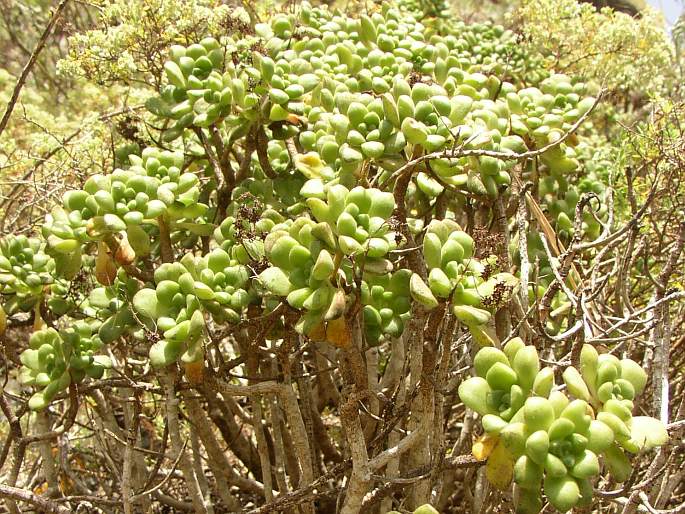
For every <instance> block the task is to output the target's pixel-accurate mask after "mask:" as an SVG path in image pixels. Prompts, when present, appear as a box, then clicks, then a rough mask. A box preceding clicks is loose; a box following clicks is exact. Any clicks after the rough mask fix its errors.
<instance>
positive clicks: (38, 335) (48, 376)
mask: <svg viewBox="0 0 685 514" xmlns="http://www.w3.org/2000/svg"><path fill="white" fill-rule="evenodd" d="M101 348H102V341H101V340H100V338H99V337H98V335H97V334H96V333H95V332H94V331H93V329H92V327H91V326H90V324H89V323H87V322H85V321H78V322H76V323H74V325H73V327H70V328H67V329H63V330H60V331H59V332H58V331H57V330H55V329H53V328H46V329H42V330H38V331H36V332H34V333H33V334H32V335H31V338H30V339H29V348H28V349H26V350H24V351H23V352H22V353H21V355H20V360H21V363H22V368H21V371H20V376H19V380H20V381H21V383H22V384H24V385H27V386H35V387H36V388H37V389H40V390H39V391H38V392H36V393H34V394H33V396H32V397H31V399H30V400H29V408H31V409H32V410H41V409H44V408H45V407H47V405H48V404H49V403H50V402H51V401H52V399H53V398H54V397H55V396H56V395H57V394H58V393H59V392H61V391H64V390H65V389H67V388H68V387H69V384H71V383H72V382H73V383H78V382H80V381H82V380H83V379H84V378H85V377H86V376H89V377H91V378H100V377H102V375H103V373H104V371H105V370H106V369H108V368H110V367H111V366H112V364H111V361H110V359H109V357H107V356H106V355H98V354H96V353H95V352H97V351H98V350H100V349H101Z"/></svg>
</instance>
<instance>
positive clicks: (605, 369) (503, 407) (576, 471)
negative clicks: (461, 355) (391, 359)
mask: <svg viewBox="0 0 685 514" xmlns="http://www.w3.org/2000/svg"><path fill="white" fill-rule="evenodd" d="M473 366H474V369H475V372H476V376H475V377H472V378H469V379H467V380H465V381H464V382H462V383H461V384H460V386H459V390H458V393H459V397H460V398H461V400H462V401H463V402H464V404H465V405H466V406H467V407H469V408H471V409H473V410H474V411H475V412H477V413H478V414H480V415H481V416H482V418H481V422H482V427H483V430H484V431H485V433H486V434H487V435H486V437H488V438H490V441H491V443H490V445H489V448H491V450H489V451H488V452H486V453H485V454H483V452H482V451H481V450H480V446H478V445H479V443H476V444H475V445H474V455H476V456H477V455H481V457H482V458H488V459H489V458H492V459H494V462H493V463H492V464H490V463H489V462H488V466H489V467H491V468H492V469H493V470H495V469H497V470H498V472H497V473H494V471H493V472H492V473H493V474H492V477H493V479H494V482H493V483H494V485H496V486H497V487H498V488H500V489H506V488H507V486H508V482H507V483H503V481H500V480H497V479H496V478H495V476H497V477H501V474H502V472H503V470H506V469H508V464H507V463H508V462H509V461H511V462H512V463H513V474H512V478H513V481H514V482H515V483H516V484H517V485H518V486H519V488H520V495H519V501H518V504H517V512H521V513H528V512H539V511H540V509H541V507H542V502H541V500H540V499H539V496H540V489H541V487H542V490H543V491H544V494H545V496H546V497H547V499H548V500H549V501H550V503H551V504H552V505H553V506H554V507H555V508H556V509H558V510H560V511H562V512H566V511H568V510H570V509H572V508H573V507H575V506H582V505H588V504H590V502H591V500H592V485H591V482H590V480H591V479H592V478H593V477H595V476H597V475H598V474H599V473H600V471H601V465H600V460H599V457H602V458H603V461H604V463H605V465H606V467H607V469H608V470H609V471H610V473H611V474H612V475H613V477H614V478H615V479H616V480H618V481H624V480H626V479H627V478H628V476H629V475H630V472H631V466H630V462H629V461H628V460H627V457H626V456H625V454H624V453H623V449H622V448H624V449H627V450H628V451H633V452H637V451H639V450H643V449H645V450H646V449H650V448H654V447H657V446H660V445H662V444H664V443H665V442H666V441H667V439H668V436H667V433H666V430H665V428H664V427H663V425H662V424H661V423H660V422H659V421H658V420H656V419H653V418H649V417H645V416H637V417H635V418H633V417H632V414H631V410H632V402H631V404H630V405H627V404H625V403H620V402H621V401H629V400H618V398H623V394H626V391H628V392H632V393H633V395H634V394H635V390H637V391H642V388H644V384H645V382H646V375H644V371H643V370H642V369H641V368H640V367H639V366H638V365H637V364H636V363H635V362H633V361H630V360H629V359H625V360H624V361H619V360H618V359H615V360H614V358H612V356H610V355H607V354H605V357H604V358H601V356H599V355H598V354H597V352H596V351H595V350H594V348H592V347H591V346H589V345H585V346H584V348H583V350H582V356H581V366H582V369H583V370H584V376H589V377H593V379H594V381H593V382H592V384H593V387H595V386H596V384H598V383H601V384H611V386H612V387H613V388H615V389H612V391H613V393H612V394H613V395H614V396H613V397H612V398H609V399H607V400H606V401H605V402H604V403H603V404H601V406H600V407H599V409H598V410H596V409H595V408H593V407H592V406H591V403H588V402H592V405H599V404H597V403H596V399H595V397H594V393H592V394H591V393H590V388H589V387H588V386H587V385H586V384H585V382H584V380H583V376H581V373H579V372H578V371H577V370H575V368H573V367H568V368H566V369H565V371H564V373H563V377H564V382H565V384H566V387H567V390H568V392H569V393H570V394H571V395H573V396H575V397H576V399H573V400H571V399H569V398H568V397H567V396H566V395H565V394H564V393H562V392H561V391H558V390H555V389H554V385H555V384H554V373H553V372H552V369H551V368H542V369H541V368H540V362H539V359H538V356H537V351H536V350H535V348H534V347H533V346H526V345H525V344H524V343H523V341H522V340H521V339H519V338H514V339H512V340H510V341H509V342H508V343H507V344H506V345H505V347H504V348H503V349H502V350H499V349H497V348H491V347H486V348H482V349H481V350H479V351H478V353H477V354H476V356H475V358H474V361H473ZM600 366H601V368H602V374H601V376H602V379H601V380H598V378H597V377H598V376H599V371H598V370H599V368H600ZM620 377H625V378H620ZM610 380H613V381H610ZM616 380H624V381H627V382H629V383H630V384H631V386H632V387H631V388H628V386H627V385H626V384H624V383H623V382H619V383H615V381H616ZM593 391H594V389H593ZM631 400H632V396H631ZM628 406H630V407H631V409H629V408H628ZM493 448H497V449H498V450H497V452H494V451H492V449H493ZM531 496H532V498H531Z"/></svg>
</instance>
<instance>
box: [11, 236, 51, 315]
mask: <svg viewBox="0 0 685 514" xmlns="http://www.w3.org/2000/svg"><path fill="white" fill-rule="evenodd" d="M54 274H55V261H54V260H53V259H52V258H51V257H50V256H49V255H47V254H46V253H45V244H44V242H43V241H41V240H40V239H36V238H28V237H26V236H23V235H18V236H13V235H8V236H5V237H3V238H2V239H0V295H1V296H0V304H4V305H3V306H4V311H5V313H6V314H8V315H10V316H11V315H12V314H14V313H15V312H18V311H23V312H28V311H30V310H31V309H32V308H33V307H34V306H35V305H36V303H37V302H39V301H40V300H41V298H42V297H43V295H44V294H45V289H46V287H47V286H50V285H51V284H53V282H54V281H55V278H54Z"/></svg>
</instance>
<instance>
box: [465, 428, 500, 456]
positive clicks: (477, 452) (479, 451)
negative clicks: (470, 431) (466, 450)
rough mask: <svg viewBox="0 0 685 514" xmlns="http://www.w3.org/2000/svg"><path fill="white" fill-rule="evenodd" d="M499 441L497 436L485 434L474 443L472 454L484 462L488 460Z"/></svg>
mask: <svg viewBox="0 0 685 514" xmlns="http://www.w3.org/2000/svg"><path fill="white" fill-rule="evenodd" d="M498 441H499V437H498V436H496V435H488V434H485V435H483V436H480V437H479V438H478V439H477V440H476V442H475V443H473V446H472V447H471V454H472V455H473V456H474V457H475V458H476V460H479V461H484V460H486V459H487V458H488V456H489V455H490V453H491V452H492V450H493V448H494V447H495V445H496V444H497V442H498Z"/></svg>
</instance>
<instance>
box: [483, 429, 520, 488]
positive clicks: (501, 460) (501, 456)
mask: <svg viewBox="0 0 685 514" xmlns="http://www.w3.org/2000/svg"><path fill="white" fill-rule="evenodd" d="M513 475H514V458H513V457H512V456H511V454H510V453H509V451H508V450H507V449H506V448H505V447H504V444H503V443H502V442H501V441H498V443H497V444H496V445H495V448H494V449H493V450H492V453H490V456H489V457H488V463H487V464H486V465H485V476H486V477H487V479H488V481H489V482H490V483H491V484H492V485H493V487H495V488H496V489H499V490H500V491H504V490H505V489H507V488H508V487H509V484H510V483H511V479H512V478H513Z"/></svg>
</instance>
